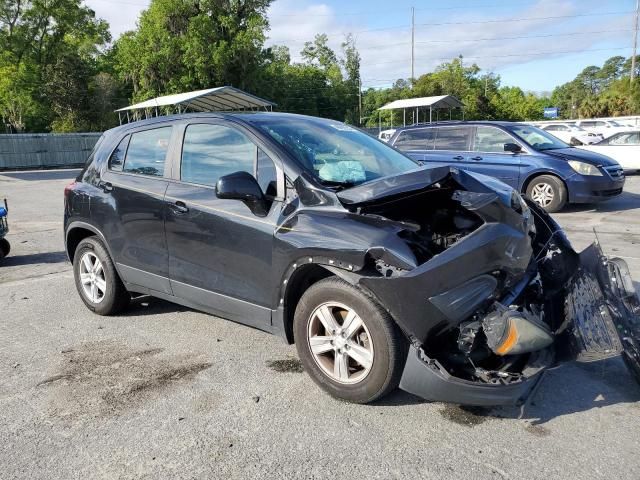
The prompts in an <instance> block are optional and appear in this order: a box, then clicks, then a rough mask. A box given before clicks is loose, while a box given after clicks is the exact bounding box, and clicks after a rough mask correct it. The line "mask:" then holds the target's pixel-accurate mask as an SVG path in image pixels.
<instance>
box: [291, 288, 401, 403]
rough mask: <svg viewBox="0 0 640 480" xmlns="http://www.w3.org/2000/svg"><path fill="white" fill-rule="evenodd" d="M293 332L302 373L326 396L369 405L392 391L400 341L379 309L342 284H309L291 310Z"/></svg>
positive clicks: (398, 369)
mask: <svg viewBox="0 0 640 480" xmlns="http://www.w3.org/2000/svg"><path fill="white" fill-rule="evenodd" d="M334 322H335V323H334ZM327 324H330V325H333V327H334V328H331V327H328V328H327V327H326V325H327ZM293 328H294V338H295V342H296V348H297V351H298V356H299V357H300V360H301V361H302V364H303V365H304V368H305V370H306V371H307V373H308V374H309V375H310V376H311V378H312V379H313V381H314V382H316V383H317V384H318V385H319V386H320V387H321V388H322V389H323V390H325V391H327V392H328V393H329V394H331V395H332V396H334V397H336V398H339V399H342V400H346V401H348V402H353V403H369V402H372V401H374V400H376V399H378V398H380V397H382V396H384V395H386V394H387V393H389V392H391V391H392V390H394V389H395V388H396V387H397V386H398V383H399V382H400V377H401V375H402V370H403V368H404V365H405V362H406V357H407V341H406V339H405V338H404V336H403V335H402V333H401V332H400V330H399V328H398V327H397V326H396V324H395V323H394V321H393V320H392V318H391V316H390V315H389V313H388V312H387V311H386V310H385V309H384V308H382V307H381V306H380V305H379V304H378V303H377V302H376V301H375V300H373V299H372V298H371V297H369V296H368V295H366V294H365V293H364V292H363V291H362V290H360V289H358V288H356V287H354V286H353V285H351V284H349V283H347V282H345V281H344V280H342V279H339V278H336V277H330V278H326V279H324V280H320V281H319V282H317V283H315V284H313V285H312V286H311V287H310V288H309V289H308V290H307V291H306V292H305V293H304V295H303V296H302V298H301V299H300V302H299V303H298V305H297V308H296V312H295V316H294V322H293ZM330 330H332V331H330ZM312 344H313V349H314V350H312V346H311V345H312Z"/></svg>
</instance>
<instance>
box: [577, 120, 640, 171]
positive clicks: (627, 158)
mask: <svg viewBox="0 0 640 480" xmlns="http://www.w3.org/2000/svg"><path fill="white" fill-rule="evenodd" d="M580 148H582V149H584V150H589V151H590V152H596V153H601V154H603V155H606V156H608V157H610V158H613V159H614V160H615V161H616V162H618V163H619V164H620V166H622V168H623V169H624V170H626V171H639V170H640V131H637V130H634V131H627V132H620V133H616V134H614V135H612V136H611V137H609V138H606V139H604V140H603V141H601V142H599V143H596V144H594V145H585V146H583V147H580Z"/></svg>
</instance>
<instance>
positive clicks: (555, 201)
mask: <svg viewBox="0 0 640 480" xmlns="http://www.w3.org/2000/svg"><path fill="white" fill-rule="evenodd" d="M526 193H527V196H528V197H529V198H530V199H531V200H533V201H534V202H536V203H537V204H538V205H540V207H542V208H543V209H544V210H545V211H547V212H548V213H555V212H559V211H560V210H562V209H563V208H564V206H565V205H566V204H567V189H566V187H565V186H564V183H563V182H562V180H560V179H559V178H558V177H554V176H553V175H540V176H537V177H535V178H533V179H532V180H531V181H530V182H529V184H528V185H527V192H526Z"/></svg>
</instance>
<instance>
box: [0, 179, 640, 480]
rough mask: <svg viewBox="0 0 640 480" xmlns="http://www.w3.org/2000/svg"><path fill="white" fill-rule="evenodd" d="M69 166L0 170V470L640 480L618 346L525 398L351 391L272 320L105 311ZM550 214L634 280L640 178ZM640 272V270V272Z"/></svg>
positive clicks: (639, 270)
mask: <svg viewBox="0 0 640 480" xmlns="http://www.w3.org/2000/svg"><path fill="white" fill-rule="evenodd" d="M73 176H75V172H74V171H56V172H29V173H24V174H15V173H12V174H6V173H4V174H3V173H2V172H0V198H2V197H3V196H4V197H6V198H7V199H8V200H9V207H10V215H9V221H10V227H11V232H10V234H9V237H8V238H9V239H10V241H11V244H12V248H13V250H12V252H11V255H10V256H9V257H8V258H7V259H6V260H5V262H4V264H3V265H2V266H0V478H1V479H14V478H16V479H17V478H21V479H22V478H29V479H38V478H47V479H71V478H78V479H92V478H118V479H120V478H122V479H127V478H136V479H137V478H153V479H156V478H185V479H186V478H189V479H191V478H208V479H211V478H238V479H240V478H341V477H343V476H349V477H350V478H356V479H357V478H399V477H409V476H411V477H415V478H424V479H431V478H433V479H436V478H437V479H444V478H473V479H493V478H504V479H506V478H509V479H514V478H526V479H545V480H549V479H560V478H580V479H596V478H610V479H613V478H615V479H634V480H636V479H638V478H640V459H639V457H638V451H639V450H640V436H639V435H638V432H640V387H639V386H638V385H637V384H636V383H634V381H633V379H632V378H631V376H630V375H629V374H628V373H627V371H626V369H625V367H624V365H623V364H622V362H621V361H619V359H612V360H607V361H604V362H597V363H592V364H567V365H563V366H560V367H558V368H556V369H553V370H550V371H548V372H547V374H546V376H545V378H544V380H543V382H542V384H541V385H540V387H539V388H538V390H537V391H536V393H535V395H534V397H533V398H532V400H531V403H530V404H529V405H527V406H526V408H524V409H520V408H515V407H514V408H494V409H461V408H459V407H457V406H453V405H445V404H440V403H427V402H424V401H422V400H420V399H418V398H415V397H412V396H410V395H408V394H404V393H402V392H396V393H394V394H393V395H391V396H390V397H388V398H386V399H384V400H383V401H381V402H378V403H376V404H374V405H369V406H360V405H351V404H346V403H342V402H340V401H337V400H334V399H332V398H331V397H329V396H327V395H326V394H324V393H322V392H321V391H320V390H319V389H318V388H317V387H316V386H315V384H314V383H313V382H312V381H311V380H310V379H309V378H308V377H307V376H306V375H305V374H304V373H300V371H299V364H298V363H297V360H296V354H295V348H294V347H293V346H287V345H285V344H284V342H283V341H282V340H281V339H279V338H277V337H273V336H270V335H268V334H266V333H262V332H259V331H257V330H253V329H251V328H248V327H244V326H241V325H238V324H234V323H232V322H229V321H225V320H222V319H218V318H216V317H212V316H209V315H206V314H203V313H199V312H196V311H193V310H189V309H186V308H183V307H179V306H176V305H172V304H169V303H166V302H163V301H160V300H153V299H151V300H144V301H142V302H138V303H137V304H135V305H134V306H133V307H132V308H131V309H130V310H129V311H127V312H126V313H125V314H124V315H121V316H118V317H112V318H105V317H99V316H97V315H94V314H92V313H91V312H89V311H88V310H87V309H86V308H85V307H84V305H83V304H82V302H81V300H80V298H79V297H78V295H77V293H76V290H75V286H74V283H73V276H72V272H71V265H70V264H69V263H68V261H67V259H66V256H65V254H64V251H63V250H64V247H63V239H62V203H63V195H62V191H63V188H64V186H65V185H66V184H67V183H69V181H70V179H71V178H72V177H73ZM625 189H626V192H625V193H624V194H623V195H622V196H621V197H619V198H616V199H614V200H611V201H609V202H607V203H603V204H600V205H597V206H580V207H571V208H570V209H568V210H567V211H566V212H563V213H560V214H557V215H556V218H557V219H558V220H559V222H560V223H561V224H562V226H563V227H565V229H566V231H567V233H568V235H569V238H570V240H571V241H572V242H573V243H574V246H575V247H576V248H578V249H582V248H584V247H586V246H587V245H588V244H589V243H590V242H591V241H592V240H593V236H594V234H593V229H594V228H595V229H596V232H597V234H598V237H599V238H600V241H601V243H602V244H603V246H604V248H605V251H606V253H608V254H610V255H614V256H620V257H623V258H625V259H626V260H627V262H628V263H629V266H630V268H631V271H632V274H633V276H634V278H635V279H636V280H640V176H635V177H630V178H629V179H628V181H627V185H626V187H625ZM636 285H638V283H636Z"/></svg>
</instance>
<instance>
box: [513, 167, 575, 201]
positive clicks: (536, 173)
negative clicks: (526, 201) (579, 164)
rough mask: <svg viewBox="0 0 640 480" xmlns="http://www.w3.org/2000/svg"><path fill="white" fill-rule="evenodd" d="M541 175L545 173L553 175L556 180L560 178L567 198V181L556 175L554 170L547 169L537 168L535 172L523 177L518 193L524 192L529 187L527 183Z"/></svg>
mask: <svg viewBox="0 0 640 480" xmlns="http://www.w3.org/2000/svg"><path fill="white" fill-rule="evenodd" d="M542 175H547V176H550V177H555V178H557V179H558V180H560V181H561V182H562V185H564V189H565V191H566V192H567V199H568V198H569V187H568V186H567V182H565V181H564V179H563V178H562V177H561V176H560V175H558V174H557V173H555V172H550V171H548V170H539V171H537V172H533V173H531V174H529V176H528V177H527V178H525V180H524V182H522V187H521V188H520V193H522V194H526V193H527V188H529V184H530V183H531V182H532V181H533V180H534V179H536V178H537V177H541V176H542Z"/></svg>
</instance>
